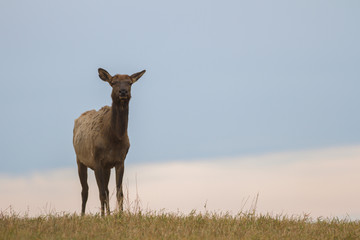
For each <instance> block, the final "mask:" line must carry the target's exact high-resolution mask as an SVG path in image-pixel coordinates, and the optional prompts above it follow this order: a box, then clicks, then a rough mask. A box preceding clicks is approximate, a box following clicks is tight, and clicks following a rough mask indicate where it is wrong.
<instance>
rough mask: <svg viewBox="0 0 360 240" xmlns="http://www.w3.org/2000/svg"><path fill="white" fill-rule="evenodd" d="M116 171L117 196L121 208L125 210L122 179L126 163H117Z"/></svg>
mask: <svg viewBox="0 0 360 240" xmlns="http://www.w3.org/2000/svg"><path fill="white" fill-rule="evenodd" d="M115 171H116V198H117V202H118V206H119V210H120V211H123V201H124V194H123V189H122V180H123V175H124V163H121V164H117V165H116V166H115Z"/></svg>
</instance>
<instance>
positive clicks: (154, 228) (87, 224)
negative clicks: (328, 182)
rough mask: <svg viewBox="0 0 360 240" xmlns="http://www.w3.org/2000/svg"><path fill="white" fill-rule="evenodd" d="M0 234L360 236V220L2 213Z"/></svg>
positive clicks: (9, 236)
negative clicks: (33, 215) (21, 214)
mask: <svg viewBox="0 0 360 240" xmlns="http://www.w3.org/2000/svg"><path fill="white" fill-rule="evenodd" d="M0 239H292V240H294V239H302V240H303V239H327V240H328V239H360V221H350V220H340V219H336V218H334V219H316V220H314V219H311V218H310V217H309V216H306V215H305V216H302V217H287V216H270V215H256V214H254V213H245V214H243V213H240V214H238V215H235V216H234V215H229V214H217V213H205V214H204V213H197V212H195V211H193V212H191V213H190V214H188V215H184V214H180V213H176V214H174V213H156V212H147V213H142V212H141V211H139V212H137V213H131V212H124V213H122V214H114V215H111V216H106V217H100V216H99V215H86V216H84V217H81V216H78V215H76V214H65V213H64V214H48V215H44V216H39V217H35V218H30V217H26V216H21V217H20V216H19V215H17V214H15V213H9V212H7V213H0Z"/></svg>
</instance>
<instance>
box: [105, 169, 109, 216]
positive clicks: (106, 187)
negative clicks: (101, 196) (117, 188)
mask: <svg viewBox="0 0 360 240" xmlns="http://www.w3.org/2000/svg"><path fill="white" fill-rule="evenodd" d="M104 178H105V179H104V182H105V194H106V201H105V204H106V213H107V215H110V201H109V179H110V169H105V170H104Z"/></svg>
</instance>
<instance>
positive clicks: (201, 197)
mask: <svg viewBox="0 0 360 240" xmlns="http://www.w3.org/2000/svg"><path fill="white" fill-rule="evenodd" d="M125 172H126V174H125V177H124V183H125V186H126V187H125V188H126V189H127V192H128V195H129V200H130V202H134V199H135V198H136V194H138V195H139V198H140V200H141V206H142V208H143V209H145V210H146V209H151V210H165V211H171V212H177V211H180V212H183V213H188V212H190V211H191V210H193V209H196V210H199V211H204V210H205V208H204V205H205V204H206V210H209V211H217V212H220V211H221V212H226V211H230V212H232V213H234V214H235V213H238V212H239V211H241V210H243V211H247V210H249V209H250V208H251V204H252V203H253V201H254V199H255V197H256V196H257V194H259V198H258V202H257V207H256V211H257V212H258V213H271V214H274V215H275V214H287V215H301V214H303V213H310V214H311V216H313V217H318V216H323V217H334V216H337V217H341V218H343V217H346V216H347V215H348V216H350V217H351V218H357V219H358V218H360V205H359V202H360V188H359V185H360V174H359V172H360V146H348V147H338V148H329V149H320V150H311V151H298V152H283V153H273V154H264V155H257V156H248V157H238V158H236V157H234V158H218V159H202V160H194V161H186V162H185V161H184V162H181V161H178V162H169V163H157V164H143V165H129V166H127V167H126V169H125ZM114 182H115V180H114V174H113V172H112V178H111V179H110V185H109V189H110V192H111V193H110V194H111V207H112V209H114V208H115V194H114V192H115V185H114ZM89 186H90V195H89V201H88V206H87V210H88V212H89V211H90V212H93V213H95V212H98V211H99V206H100V203H99V200H98V190H97V186H96V182H95V177H94V175H93V173H92V171H89ZM0 191H1V201H0V209H1V210H3V211H4V210H5V209H8V207H9V206H10V205H11V206H12V208H13V209H14V210H15V211H17V212H21V213H24V212H28V213H29V214H30V215H38V214H42V213H48V212H51V211H56V212H61V211H64V212H75V211H76V212H79V209H80V205H81V197H80V191H81V188H80V183H79V180H78V177H77V170H76V169H75V168H74V169H61V170H54V171H48V172H38V173H33V174H31V175H26V176H8V175H1V176H0Z"/></svg>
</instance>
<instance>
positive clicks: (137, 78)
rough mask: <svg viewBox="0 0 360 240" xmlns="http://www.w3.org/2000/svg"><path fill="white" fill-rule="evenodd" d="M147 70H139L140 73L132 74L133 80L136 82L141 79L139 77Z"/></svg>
mask: <svg viewBox="0 0 360 240" xmlns="http://www.w3.org/2000/svg"><path fill="white" fill-rule="evenodd" d="M145 72H146V70H142V71H141V72H138V73H134V74H133V75H131V76H130V77H131V79H132V82H133V83H134V82H136V81H137V80H139V78H141V76H142V75H144V73H145Z"/></svg>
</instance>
